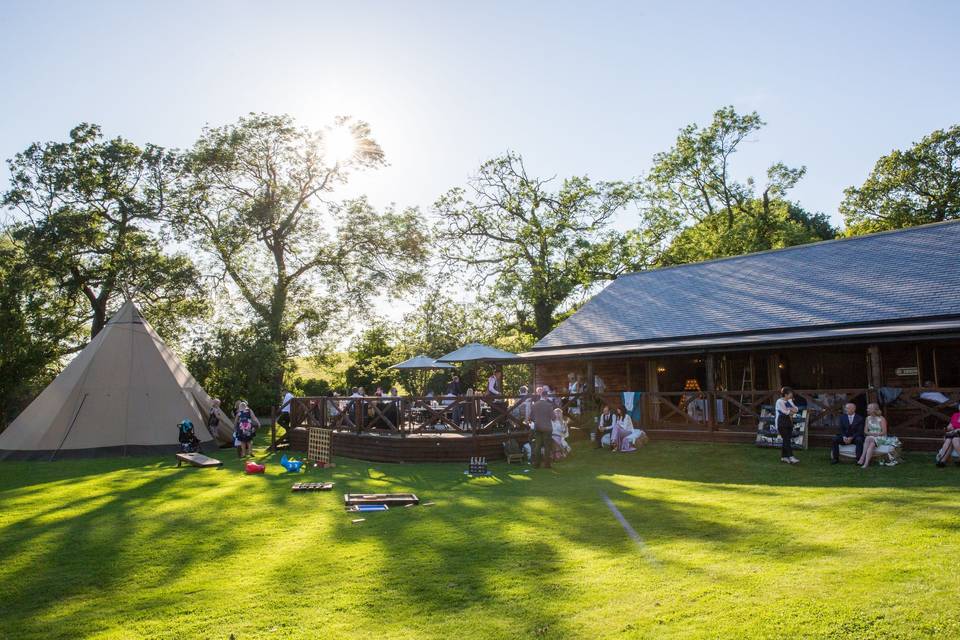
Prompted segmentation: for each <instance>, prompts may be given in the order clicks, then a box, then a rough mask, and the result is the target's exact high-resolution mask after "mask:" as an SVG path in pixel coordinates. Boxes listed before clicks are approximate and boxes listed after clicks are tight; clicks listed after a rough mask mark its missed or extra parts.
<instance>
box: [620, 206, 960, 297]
mask: <svg viewBox="0 0 960 640" xmlns="http://www.w3.org/2000/svg"><path fill="white" fill-rule="evenodd" d="M952 224H960V219H958V220H943V221H941V222H929V223H927V224H918V225H914V226H912V227H903V228H901V229H886V230H884V231H876V232H874V233H865V234H863V235H859V236H845V237H842V238H832V239H830V240H819V241H817V242H807V243H805V244H795V245H791V246H789V247H780V248H778V249H767V250H765V251H755V252H753V253H744V254H741V255H738V256H725V257H723V258H711V259H710V260H702V261H700V262H687V263H684V264H671V265H668V266H665V267H656V268H653V269H645V270H643V271H631V272H630V273H622V274H620V275H619V276H617V277H616V278H615V279H614V280H613V282H615V281H617V280H620V279H622V278H629V277H631V276H642V275H646V274H649V273H658V272H661V271H669V270H673V269H682V268H684V267H697V266H701V265H705V264H714V263H717V262H733V261H735V260H746V259H748V258H753V257H755V256H764V255H769V254H771V253H782V252H787V251H796V250H798V249H812V248H814V247H822V246H825V245H830V244H837V243H840V242H855V241H862V240H867V239H871V238H876V237H879V236H888V235H894V234H901V233H911V232H914V231H920V230H923V229H929V228H931V227H942V226H948V225H952Z"/></svg>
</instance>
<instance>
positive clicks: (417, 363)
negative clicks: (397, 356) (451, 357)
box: [390, 355, 454, 370]
mask: <svg viewBox="0 0 960 640" xmlns="http://www.w3.org/2000/svg"><path fill="white" fill-rule="evenodd" d="M390 368H391V369H408V370H413V369H453V368H454V367H453V365H452V364H447V363H446V362H437V361H436V360H434V359H433V358H431V357H429V356H425V355H419V356H413V357H412V358H410V359H409V360H404V361H403V362H399V363H397V364H395V365H391V366H390Z"/></svg>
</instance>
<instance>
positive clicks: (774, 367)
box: [767, 353, 783, 390]
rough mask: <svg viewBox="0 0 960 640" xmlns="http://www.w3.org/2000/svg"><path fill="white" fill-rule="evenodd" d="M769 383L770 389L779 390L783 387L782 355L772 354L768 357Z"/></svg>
mask: <svg viewBox="0 0 960 640" xmlns="http://www.w3.org/2000/svg"><path fill="white" fill-rule="evenodd" d="M767 382H768V383H769V385H770V386H769V387H768V388H769V389H775V390H779V389H780V387H782V386H783V377H782V376H781V375H780V354H779V353H771V354H769V355H768V356H767Z"/></svg>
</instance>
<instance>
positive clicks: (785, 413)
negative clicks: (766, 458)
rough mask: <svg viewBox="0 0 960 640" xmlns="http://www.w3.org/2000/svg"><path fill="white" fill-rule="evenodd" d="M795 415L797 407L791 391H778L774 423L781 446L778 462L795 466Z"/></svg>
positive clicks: (785, 388) (783, 389)
mask: <svg viewBox="0 0 960 640" xmlns="http://www.w3.org/2000/svg"><path fill="white" fill-rule="evenodd" d="M796 413H797V405H795V404H794V403H793V389H791V388H790V387H783V388H782V389H780V398H778V399H777V405H776V421H777V432H778V433H779V434H780V439H781V440H783V444H782V445H781V446H780V462H786V463H788V464H797V463H798V462H800V461H799V460H797V459H796V458H795V457H794V455H793V416H795V415H796Z"/></svg>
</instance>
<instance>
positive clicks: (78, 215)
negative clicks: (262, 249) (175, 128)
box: [3, 124, 205, 338]
mask: <svg viewBox="0 0 960 640" xmlns="http://www.w3.org/2000/svg"><path fill="white" fill-rule="evenodd" d="M172 163H173V157H172V155H171V154H170V153H169V152H167V151H165V150H163V149H161V148H160V147H156V146H153V145H147V146H146V147H144V148H140V147H138V146H137V145H135V144H133V143H132V142H130V141H128V140H124V139H123V138H114V139H112V140H104V138H103V135H102V133H101V131H100V127H98V126H97V125H93V124H81V125H79V126H77V127H75V128H74V129H73V130H71V131H70V140H69V141H68V142H47V143H43V144H41V143H35V144H32V145H30V146H29V147H28V148H27V149H26V150H25V151H23V152H21V153H18V154H17V155H16V156H15V157H14V158H13V159H12V160H10V161H9V162H8V165H9V168H10V174H11V186H10V189H9V190H8V191H7V192H6V193H5V194H4V196H3V204H4V205H6V206H9V207H13V208H14V209H15V210H17V211H18V212H19V213H20V214H21V216H20V219H19V220H18V221H17V222H16V223H15V224H14V225H13V227H12V228H11V230H10V233H11V238H12V239H13V240H14V241H15V242H16V243H17V244H18V245H19V246H20V247H21V249H22V251H23V252H24V254H25V257H26V259H27V261H28V262H29V263H30V264H31V265H33V266H35V267H36V268H38V269H40V270H41V271H42V272H43V273H44V274H46V276H47V277H49V278H50V279H51V280H52V281H53V282H54V283H55V285H56V287H57V288H58V289H59V290H60V291H62V292H63V294H64V295H65V296H66V297H67V298H69V299H72V300H74V302H75V307H74V310H73V312H72V313H73V315H74V316H75V317H76V318H77V319H78V320H79V321H82V322H89V327H90V337H91V338H92V337H93V336H95V335H97V333H98V332H99V331H100V330H101V329H102V328H103V326H104V324H105V323H106V321H107V319H108V318H109V316H110V313H111V312H112V310H113V307H114V306H116V305H117V303H118V302H119V301H120V300H119V299H120V298H121V297H122V296H123V295H124V292H125V291H129V292H131V293H133V292H135V293H136V298H137V301H138V302H139V303H140V304H141V305H142V306H143V307H144V308H145V311H148V312H149V313H150V316H151V317H152V318H154V320H155V322H156V326H157V330H158V331H159V332H160V333H161V334H164V335H166V336H167V337H170V336H171V335H174V334H176V332H177V329H178V328H179V326H180V324H181V322H182V321H183V320H185V319H189V318H195V317H197V316H199V315H200V314H201V313H203V311H204V308H205V306H204V302H203V301H204V298H203V295H202V291H201V290H200V287H199V280H200V275H199V272H198V271H197V269H196V268H195V267H194V265H193V263H192V262H191V260H190V259H189V258H188V257H187V256H185V255H182V254H180V255H168V254H166V253H165V252H164V251H163V250H162V249H161V247H162V242H161V241H160V240H159V238H158V236H157V234H156V232H155V228H156V226H157V224H158V221H159V220H160V218H161V216H162V215H163V214H164V212H165V209H166V206H167V201H168V191H169V187H170V180H171V176H172V168H171V165H172Z"/></svg>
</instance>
